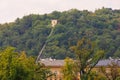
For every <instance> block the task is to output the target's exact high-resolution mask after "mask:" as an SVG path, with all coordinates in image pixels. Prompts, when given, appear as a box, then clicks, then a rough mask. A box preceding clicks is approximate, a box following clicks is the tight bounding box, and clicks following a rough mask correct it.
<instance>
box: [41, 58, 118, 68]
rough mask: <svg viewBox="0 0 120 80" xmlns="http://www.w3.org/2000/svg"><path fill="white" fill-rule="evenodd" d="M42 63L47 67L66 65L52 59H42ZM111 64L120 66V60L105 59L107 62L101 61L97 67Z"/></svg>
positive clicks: (61, 61)
mask: <svg viewBox="0 0 120 80" xmlns="http://www.w3.org/2000/svg"><path fill="white" fill-rule="evenodd" d="M40 62H41V63H43V64H44V65H45V66H55V67H58V66H63V65H64V60H56V59H51V58H47V59H41V61H40ZM111 63H116V64H118V65H119V66H120V60H119V59H113V60H110V59H105V60H100V61H99V62H98V63H97V64H96V67H98V66H108V65H109V64H111Z"/></svg>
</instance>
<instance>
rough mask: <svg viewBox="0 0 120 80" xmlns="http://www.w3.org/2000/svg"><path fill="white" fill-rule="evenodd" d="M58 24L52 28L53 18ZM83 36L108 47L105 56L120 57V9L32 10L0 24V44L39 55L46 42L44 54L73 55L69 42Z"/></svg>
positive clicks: (97, 44) (102, 46) (73, 41)
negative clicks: (21, 16) (39, 11)
mask: <svg viewBox="0 0 120 80" xmlns="http://www.w3.org/2000/svg"><path fill="white" fill-rule="evenodd" d="M52 19H57V20H58V24H57V25H56V26H55V28H54V29H53V33H52V35H51V36H50V37H48V36H49V34H50V32H51V30H52V28H51V20H52ZM82 37H87V38H89V39H91V40H92V41H93V42H94V43H95V44H96V49H98V48H100V49H103V50H105V52H106V55H105V58H108V57H110V56H111V57H120V10H113V9H111V8H102V9H97V10H95V11H94V12H91V11H88V10H83V11H79V10H77V9H71V10H68V11H64V12H59V11H54V12H52V13H50V14H43V15H39V14H30V15H28V16H24V17H23V18H17V19H16V20H15V21H14V22H11V23H5V24H0V47H1V48H4V47H7V46H13V47H15V48H16V49H17V50H18V51H25V52H26V53H27V55H33V56H37V55H38V53H39V51H40V50H41V48H42V47H43V45H44V44H45V42H46V41H47V45H46V47H45V49H44V51H43V53H42V57H43V58H45V57H46V58H47V57H52V58H56V59H64V58H65V57H66V56H69V57H74V54H73V53H72V52H71V51H70V46H73V45H75V44H76V43H77V41H78V40H79V39H81V38H82Z"/></svg>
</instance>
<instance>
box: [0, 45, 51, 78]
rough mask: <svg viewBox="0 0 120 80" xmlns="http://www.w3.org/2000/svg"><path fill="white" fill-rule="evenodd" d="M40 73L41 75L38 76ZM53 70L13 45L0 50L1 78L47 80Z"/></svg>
mask: <svg viewBox="0 0 120 80" xmlns="http://www.w3.org/2000/svg"><path fill="white" fill-rule="evenodd" d="M38 75H39V76H38ZM50 75H51V72H50V71H49V70H48V69H46V68H45V67H44V66H43V65H42V64H35V59H34V58H33V57H27V56H26V54H25V52H21V53H18V52H16V51H15V49H14V48H13V47H7V48H6V49H3V50H1V51H0V80H47V77H49V76H50Z"/></svg>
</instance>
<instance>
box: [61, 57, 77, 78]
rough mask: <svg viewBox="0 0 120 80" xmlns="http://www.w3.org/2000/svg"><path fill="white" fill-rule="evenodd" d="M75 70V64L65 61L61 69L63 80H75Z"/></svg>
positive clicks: (67, 59) (68, 60) (69, 60)
mask: <svg viewBox="0 0 120 80" xmlns="http://www.w3.org/2000/svg"><path fill="white" fill-rule="evenodd" d="M77 72H78V71H77V68H76V64H75V62H74V61H73V60H72V59H70V58H66V59H65V65H64V66H63V68H62V73H63V80H77V77H78V74H77Z"/></svg>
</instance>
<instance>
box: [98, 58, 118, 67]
mask: <svg viewBox="0 0 120 80" xmlns="http://www.w3.org/2000/svg"><path fill="white" fill-rule="evenodd" d="M111 63H115V64H118V65H119V66H120V60H119V59H113V60H110V59H105V60H100V61H99V62H98V63H97V64H96V66H108V65H110V64H111Z"/></svg>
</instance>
